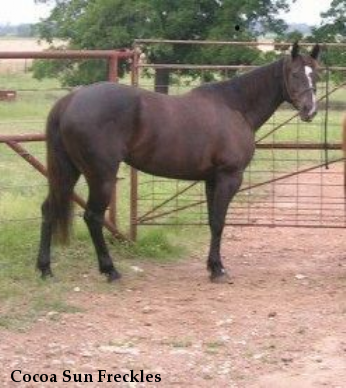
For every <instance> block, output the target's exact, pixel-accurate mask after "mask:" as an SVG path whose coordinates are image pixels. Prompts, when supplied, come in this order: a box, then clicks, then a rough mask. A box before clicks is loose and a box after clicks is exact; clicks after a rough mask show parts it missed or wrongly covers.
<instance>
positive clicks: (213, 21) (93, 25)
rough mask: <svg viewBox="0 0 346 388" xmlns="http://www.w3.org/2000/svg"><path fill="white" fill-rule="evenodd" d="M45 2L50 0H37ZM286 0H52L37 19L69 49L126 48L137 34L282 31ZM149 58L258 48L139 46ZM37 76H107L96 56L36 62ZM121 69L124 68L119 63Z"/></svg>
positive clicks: (242, 58)
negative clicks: (83, 59)
mask: <svg viewBox="0 0 346 388" xmlns="http://www.w3.org/2000/svg"><path fill="white" fill-rule="evenodd" d="M36 1H37V2H49V0H48V1H47V0H36ZM289 3H290V1H289V0H238V1H234V0H175V1H171V0H55V2H54V8H53V10H52V12H51V14H50V16H49V17H48V18H47V19H45V20H43V21H42V22H41V23H40V24H39V25H38V30H39V35H40V38H41V39H44V40H47V41H48V42H51V43H53V40H56V39H59V40H61V41H62V42H64V43H63V46H64V47H68V48H70V49H116V48H125V47H126V48H128V47H131V46H132V44H133V41H134V39H136V38H158V39H174V40H187V39H189V40H197V39H198V40H205V39H211V40H237V41H246V40H254V39H255V37H256V36H258V34H262V33H266V32H275V33H282V32H283V31H284V29H285V27H286V26H285V23H284V22H283V21H282V20H281V19H280V18H279V17H278V13H279V11H281V10H287V9H288V5H289ZM143 49H144V50H145V52H146V55H147V57H148V59H149V61H151V62H153V63H210V64H213V63H217V64H239V63H242V64H251V63H254V62H256V61H258V60H259V57H260V52H259V51H258V50H256V49H250V48H244V47H242V48H240V47H239V48H234V47H232V48H231V47H225V46H223V47H222V46H209V47H204V46H203V47H202V46H195V47H192V46H187V45H167V44H165V45H160V44H157V45H151V46H147V47H144V48H143ZM34 70H35V74H36V76H37V77H43V76H47V75H49V74H54V76H56V75H57V74H59V75H60V77H61V79H62V80H63V82H64V83H65V84H69V85H76V84H80V83H89V82H94V81H98V80H101V79H105V78H106V65H105V64H101V63H100V62H95V61H86V62H82V63H80V64H79V65H77V66H76V64H75V63H72V62H69V61H67V62H65V63H64V65H63V66H62V65H61V64H56V65H52V63H51V64H49V65H44V64H42V63H40V64H35V66H34ZM122 70H124V69H122Z"/></svg>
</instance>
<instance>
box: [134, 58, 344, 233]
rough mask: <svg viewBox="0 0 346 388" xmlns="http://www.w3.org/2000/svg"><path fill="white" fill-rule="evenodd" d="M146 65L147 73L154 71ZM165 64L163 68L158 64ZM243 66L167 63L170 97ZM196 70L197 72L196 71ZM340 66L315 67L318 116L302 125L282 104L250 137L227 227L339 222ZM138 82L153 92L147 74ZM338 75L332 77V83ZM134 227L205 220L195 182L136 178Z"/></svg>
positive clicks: (199, 186)
mask: <svg viewBox="0 0 346 388" xmlns="http://www.w3.org/2000/svg"><path fill="white" fill-rule="evenodd" d="M159 67H160V66H159V65H156V66H153V67H152V68H151V67H150V65H146V66H145V68H146V71H148V70H147V69H149V72H150V71H153V70H155V69H156V68H159ZM165 68H169V65H165ZM249 69H250V68H249V67H245V68H244V67H239V68H237V67H236V66H228V67H227V66H224V67H222V66H211V67H210V68H208V66H191V67H190V70H193V76H189V75H188V73H186V70H188V67H187V66H179V65H174V66H172V67H171V69H170V72H171V78H170V79H171V81H172V82H173V84H171V85H170V94H181V93H184V92H186V91H188V90H190V89H191V88H192V87H195V86H197V85H198V84H200V83H202V82H203V80H205V79H208V78H209V77H210V74H211V72H212V76H213V78H214V79H216V80H223V79H229V78H230V77H232V76H234V75H235V74H239V73H241V72H243V71H249ZM197 73H198V75H197V76H196V74H197ZM345 75H346V69H342V68H337V69H336V68H335V69H333V68H328V69H324V70H321V82H320V83H319V85H318V98H319V100H320V101H319V113H318V116H316V117H315V118H314V120H313V122H311V123H304V122H302V121H301V120H300V119H299V118H298V117H297V113H296V111H295V110H294V109H293V108H292V107H291V106H290V105H289V104H286V103H285V104H283V105H282V106H281V107H280V108H279V110H278V111H277V112H276V113H275V114H274V115H273V116H272V117H271V118H270V119H269V120H268V122H267V123H265V125H263V126H262V127H261V128H260V130H259V131H258V132H257V134H256V139H257V149H256V153H255V157H254V159H253V161H252V162H251V164H250V166H249V167H248V169H247V170H246V171H245V174H244V181H243V185H242V188H241V189H240V191H239V193H238V194H237V196H236V198H235V199H234V201H233V202H232V205H231V208H230V211H229V213H228V216H227V219H226V224H228V225H242V226H249V225H251V226H254V225H258V226H294V227H295V226H297V227H302V226H304V227H335V228H337V227H345V224H346V219H345V207H344V162H343V155H342V152H341V119H342V115H343V108H344V106H345V103H344V101H346V89H345V86H344V84H343V79H344V76H345ZM140 80H141V82H140V86H142V87H145V88H148V89H153V85H152V83H150V81H149V80H148V78H145V76H144V77H141V78H140ZM335 80H339V81H335ZM138 182H139V184H138V219H137V223H138V224H139V225H165V224H175V225H203V224H206V223H207V211H206V203H205V196H204V187H203V185H202V184H201V183H198V182H183V181H170V180H165V179H162V178H155V177H152V176H148V175H145V174H141V173H140V174H139V177H138Z"/></svg>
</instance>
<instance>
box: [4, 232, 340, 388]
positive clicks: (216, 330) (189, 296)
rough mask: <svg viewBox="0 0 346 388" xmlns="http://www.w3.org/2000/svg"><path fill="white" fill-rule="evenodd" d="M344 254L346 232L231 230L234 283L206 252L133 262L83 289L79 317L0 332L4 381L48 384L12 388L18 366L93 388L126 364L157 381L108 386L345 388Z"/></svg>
mask: <svg viewBox="0 0 346 388" xmlns="http://www.w3.org/2000/svg"><path fill="white" fill-rule="evenodd" d="M345 248H346V239H345V231H344V230H307V229H288V228H287V229H285V228H281V229H262V228H243V229H239V228H238V229H233V228H228V229H227V231H226V238H225V240H224V244H223V253H224V255H225V258H224V260H225V263H226V265H227V267H228V268H229V269H231V271H232V275H233V278H234V284H232V285H215V284H212V283H210V282H209V281H208V279H207V273H206V270H205V264H204V257H191V258H189V259H186V260H184V261H183V262H181V263H179V264H176V263H175V264H167V265H155V264H152V263H151V264H140V265H139V266H138V267H133V274H131V273H129V274H125V276H124V277H123V279H122V280H121V283H120V285H118V286H114V285H113V286H112V285H110V286H109V293H108V295H107V294H96V293H95V294H90V293H86V292H83V284H81V285H80V289H76V290H71V294H70V302H71V303H72V304H74V305H76V306H79V307H81V308H83V312H82V313H75V314H58V313H56V312H54V311H51V312H49V313H48V314H47V316H45V317H43V318H42V319H40V320H39V322H37V323H36V324H35V325H34V327H33V328H32V329H31V330H30V331H29V332H26V333H13V332H8V331H2V332H0V340H1V342H0V362H1V369H0V386H2V387H4V386H28V387H29V386H32V387H37V386H48V384H41V383H28V384H25V383H14V382H12V381H11V379H10V375H11V372H12V371H13V370H15V369H20V370H21V371H22V374H24V373H31V374H32V375H33V374H34V373H46V374H48V375H50V374H56V376H57V383H54V384H49V386H54V387H60V386H66V384H67V383H63V382H62V381H63V375H62V373H63V371H64V370H70V371H71V376H73V375H72V374H73V373H76V374H79V373H81V374H84V373H86V374H88V373H90V374H92V377H93V382H89V383H88V386H92V387H101V386H103V383H100V382H98V373H99V372H98V370H106V371H107V372H106V373H110V374H117V373H119V374H126V373H129V371H130V370H131V369H132V370H134V371H135V372H136V373H138V372H139V373H140V371H141V370H143V371H144V373H145V374H153V375H155V374H160V377H161V382H159V383H158V382H156V383H155V382H152V383H140V382H137V383H136V382H132V383H131V382H129V383H124V382H122V383H120V382H119V383H117V384H116V383H115V382H114V381H113V384H111V385H109V384H108V385H109V386H123V387H144V386H156V387H171V386H173V387H174V386H176V387H185V386H190V387H212V386H214V387H246V388H252V387H253V388H260V387H263V388H271V387H272V388H286V387H294V388H310V387H328V388H332V387H334V388H336V387H339V388H342V387H345V386H346V255H345V251H346V249H345ZM141 271H143V272H141ZM100 281H103V279H102V278H100ZM18 376H19V375H18ZM72 378H73V377H72ZM68 385H69V386H73V387H79V386H84V385H85V383H78V382H70V383H69V384H68Z"/></svg>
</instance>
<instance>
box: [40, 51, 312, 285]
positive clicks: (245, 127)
mask: <svg viewBox="0 0 346 388" xmlns="http://www.w3.org/2000/svg"><path fill="white" fill-rule="evenodd" d="M318 53H319V46H318V45H316V46H315V47H314V48H313V50H312V52H311V54H310V55H301V54H300V53H299V47H298V44H294V46H293V48H292V51H291V54H290V55H289V56H287V57H284V58H282V59H280V60H278V61H276V62H274V63H272V64H269V65H266V66H263V67H260V68H257V69H256V70H254V71H251V72H249V73H247V74H244V75H241V76H239V77H235V78H233V79H232V80H230V81H223V82H216V83H211V84H205V85H203V86H200V87H197V88H195V89H193V90H192V91H190V92H188V93H186V94H185V95H182V96H174V97H172V96H166V95H162V94H158V93H153V92H149V91H146V90H142V89H138V88H135V87H131V86H122V85H117V84H114V83H109V82H104V83H97V84H94V85H90V86H86V87H83V88H81V89H79V90H77V91H75V92H73V93H71V94H69V95H67V96H66V97H63V98H62V99H61V100H59V101H58V102H57V103H56V105H55V106H54V107H53V109H52V111H51V112H50V114H49V117H48V123H47V148H48V177H49V194H48V197H47V199H46V201H45V202H44V203H43V205H42V213H43V222H42V229H41V242H40V251H39V255H38V261H37V267H38V268H39V269H40V270H41V272H42V276H43V277H46V276H49V275H52V272H51V267H50V246H51V237H52V234H54V233H56V234H57V235H58V236H60V237H61V239H62V240H64V239H66V238H67V237H68V231H69V228H68V227H69V222H70V216H71V195H72V192H73V188H74V186H75V184H76V182H77V180H78V178H79V177H80V175H81V174H84V176H85V178H86V181H87V183H88V187H89V198H88V202H87V208H86V211H85V215H84V219H85V222H86V224H87V226H88V229H89V231H90V235H91V238H92V240H93V243H94V246H95V249H96V253H97V257H98V262H99V269H100V271H101V273H104V274H106V275H107V276H108V279H109V280H116V279H118V278H119V277H120V274H119V273H118V272H117V270H116V269H115V268H114V266H113V262H112V258H111V257H110V255H109V252H108V249H107V246H106V243H105V240H104V236H103V231H102V225H103V219H104V214H105V211H106V208H107V206H108V204H109V202H110V197H111V194H112V190H113V188H114V185H115V181H116V175H117V171H118V167H119V163H120V162H121V161H124V162H125V163H127V164H129V165H130V166H133V167H135V168H137V169H138V170H141V171H144V172H146V173H150V174H153V175H159V176H163V177H167V178H175V179H186V180H203V181H205V186H206V196H207V204H208V214H209V225H210V229H211V244H210V251H209V257H208V269H209V271H210V274H211V280H213V281H215V282H225V281H228V280H229V277H228V275H227V273H226V271H225V269H224V267H223V264H222V262H221V258H220V243H221V235H222V231H223V227H224V220H225V216H226V213H227V209H228V205H229V203H230V201H231V200H232V198H233V196H234V195H235V194H236V192H237V191H238V189H239V187H240V185H241V182H242V176H243V172H244V170H245V168H246V167H247V165H248V164H249V162H250V161H251V159H252V156H253V154H254V150H255V143H254V136H255V131H256V130H257V129H258V128H259V127H261V125H262V124H264V123H265V122H266V121H267V120H268V118H269V117H270V116H271V115H272V114H273V113H274V112H275V110H276V109H277V108H278V106H279V105H280V104H281V103H282V102H284V101H288V102H290V103H292V104H293V106H294V107H295V108H296V109H297V110H299V113H300V117H301V119H302V120H304V121H310V120H311V119H312V118H313V116H314V115H315V114H316V110H317V107H316V97H315V92H316V89H315V88H316V67H317V62H316V61H317V57H318Z"/></svg>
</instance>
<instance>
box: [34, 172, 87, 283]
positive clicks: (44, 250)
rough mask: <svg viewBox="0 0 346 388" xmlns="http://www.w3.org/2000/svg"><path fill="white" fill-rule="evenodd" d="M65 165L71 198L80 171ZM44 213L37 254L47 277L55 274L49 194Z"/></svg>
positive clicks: (44, 204) (40, 268)
mask: <svg viewBox="0 0 346 388" xmlns="http://www.w3.org/2000/svg"><path fill="white" fill-rule="evenodd" d="M68 167H69V168H67V165H66V166H65V173H66V176H65V179H64V187H63V190H64V193H65V195H64V197H66V198H68V199H69V198H70V197H71V195H72V193H73V188H74V186H75V184H76V183H77V181H78V179H79V177H80V172H79V171H78V170H77V169H76V168H74V167H73V166H72V165H70V166H68ZM67 172H68V174H67ZM41 213H42V222H41V236H40V246H39V253H38V256H37V263H36V268H37V269H38V270H40V271H41V274H42V278H47V277H49V276H53V273H52V270H51V266H50V262H51V243H52V235H53V227H52V217H53V214H52V208H51V204H50V200H49V195H48V197H47V198H46V199H45V201H44V202H43V204H42V206H41Z"/></svg>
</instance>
